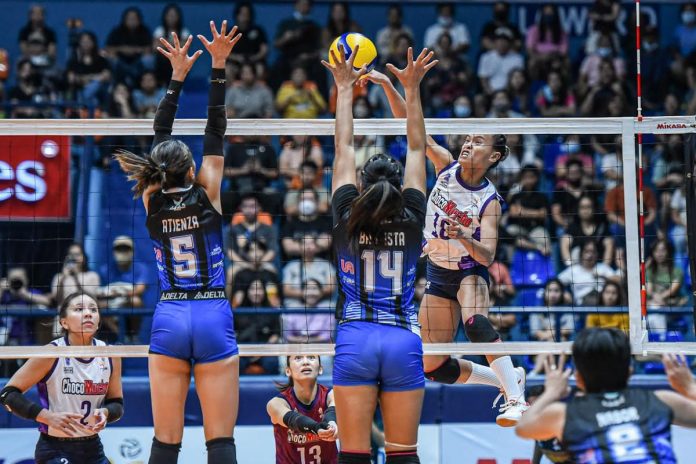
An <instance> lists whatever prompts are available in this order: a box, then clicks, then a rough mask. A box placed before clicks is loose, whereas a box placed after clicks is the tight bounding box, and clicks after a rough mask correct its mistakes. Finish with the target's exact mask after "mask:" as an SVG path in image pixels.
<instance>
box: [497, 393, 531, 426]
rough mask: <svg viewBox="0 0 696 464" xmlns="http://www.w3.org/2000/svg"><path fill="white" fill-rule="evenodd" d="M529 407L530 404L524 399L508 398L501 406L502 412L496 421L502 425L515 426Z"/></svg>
mask: <svg viewBox="0 0 696 464" xmlns="http://www.w3.org/2000/svg"><path fill="white" fill-rule="evenodd" d="M527 409H529V404H527V403H526V402H525V401H524V399H522V400H521V401H520V399H511V400H508V401H506V402H505V404H503V405H502V406H501V407H500V414H499V415H498V417H496V418H495V422H496V424H498V425H499V426H501V427H514V426H516V425H517V422H519V420H520V419H521V418H522V414H524V412H525V411H526V410H527Z"/></svg>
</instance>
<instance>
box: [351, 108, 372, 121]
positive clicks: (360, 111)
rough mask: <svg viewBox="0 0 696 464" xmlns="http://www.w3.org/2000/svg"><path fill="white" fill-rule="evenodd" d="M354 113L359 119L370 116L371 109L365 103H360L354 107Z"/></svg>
mask: <svg viewBox="0 0 696 464" xmlns="http://www.w3.org/2000/svg"><path fill="white" fill-rule="evenodd" d="M353 115H354V116H355V117H356V118H358V119H364V118H367V117H369V116H370V110H369V109H368V108H367V107H365V106H364V105H359V106H356V107H355V108H354V109H353Z"/></svg>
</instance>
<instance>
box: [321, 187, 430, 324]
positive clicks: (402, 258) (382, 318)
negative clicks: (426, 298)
mask: <svg viewBox="0 0 696 464" xmlns="http://www.w3.org/2000/svg"><path fill="white" fill-rule="evenodd" d="M357 197H358V190H357V189H356V188H355V186H354V185H345V186H343V187H341V188H339V189H338V190H336V192H335V194H334V197H333V200H332V201H333V214H334V228H333V243H334V249H335V250H336V259H337V266H336V267H337V270H338V302H337V306H336V318H337V319H338V320H339V321H340V322H348V321H367V322H376V323H378V324H386V325H394V326H398V327H403V328H405V329H408V330H410V331H412V332H414V333H416V334H419V335H420V326H419V324H418V313H417V310H416V306H415V304H414V301H413V295H414V290H415V281H416V266H417V263H418V258H419V257H420V254H421V237H422V230H423V222H424V221H425V195H423V193H421V192H419V191H418V190H415V189H406V190H404V192H403V198H404V208H403V210H402V214H401V216H400V217H397V218H394V219H392V220H390V221H388V222H384V223H382V224H380V233H379V234H378V236H377V237H376V240H375V241H374V242H373V241H371V240H370V239H369V237H367V236H364V235H361V236H360V237H359V238H358V240H357V242H358V243H357V246H351V238H350V237H348V231H347V224H348V220H349V218H350V214H351V205H352V202H353V200H354V199H355V198H357Z"/></svg>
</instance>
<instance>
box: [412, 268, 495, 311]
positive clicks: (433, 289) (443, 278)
mask: <svg viewBox="0 0 696 464" xmlns="http://www.w3.org/2000/svg"><path fill="white" fill-rule="evenodd" d="M470 275H477V276H481V277H483V279H484V280H485V281H486V285H490V283H491V277H490V275H489V274H488V268H487V267H486V266H483V265H481V264H476V265H474V266H472V267H470V268H468V269H447V268H445V267H440V266H438V265H437V264H435V263H433V262H431V261H430V260H428V263H427V264H426V270H425V278H426V283H425V293H426V294H428V295H433V296H439V297H440V298H447V299H448V300H452V301H459V299H458V298H457V293H459V287H460V286H461V283H462V280H464V278H465V277H468V276H470Z"/></svg>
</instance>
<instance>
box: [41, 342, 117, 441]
mask: <svg viewBox="0 0 696 464" xmlns="http://www.w3.org/2000/svg"><path fill="white" fill-rule="evenodd" d="M92 344H93V345H95V346H105V345H106V343H104V342H103V341H101V340H97V339H94V340H93V341H92ZM51 345H54V346H66V345H69V343H68V342H67V340H66V338H58V339H56V340H53V341H52V342H51ZM111 371H112V365H111V359H110V358H91V359H82V358H57V359H56V361H55V362H54V363H53V367H52V368H51V370H50V371H49V372H48V374H46V376H45V377H44V378H43V379H41V381H40V382H39V383H38V384H36V386H37V388H38V389H39V399H40V401H41V406H43V407H44V408H46V409H48V410H49V411H51V412H71V413H75V414H80V415H81V416H82V419H81V420H80V422H81V423H82V424H83V425H93V424H94V411H95V410H96V409H97V408H101V407H102V406H103V404H104V397H105V396H106V392H107V391H108V389H109V379H110V378H111ZM39 430H40V431H41V432H43V433H47V434H49V435H51V436H54V437H67V436H68V435H66V434H65V433H63V431H61V430H56V429H54V428H53V427H48V426H47V425H45V424H41V425H40V426H39ZM90 435H94V434H93V433H89V432H88V431H84V430H81V429H77V432H76V434H75V435H73V436H78V437H85V436H90Z"/></svg>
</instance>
